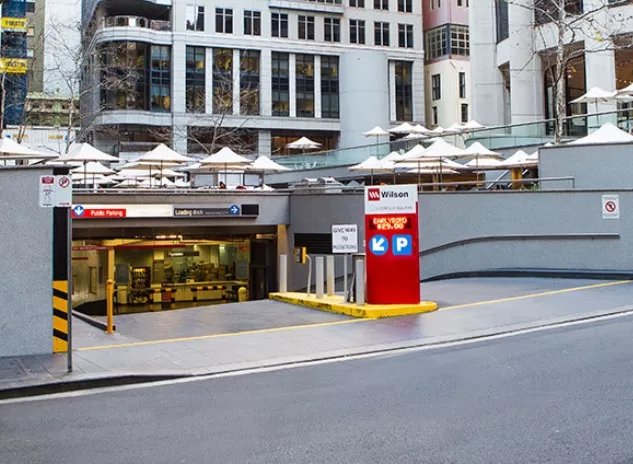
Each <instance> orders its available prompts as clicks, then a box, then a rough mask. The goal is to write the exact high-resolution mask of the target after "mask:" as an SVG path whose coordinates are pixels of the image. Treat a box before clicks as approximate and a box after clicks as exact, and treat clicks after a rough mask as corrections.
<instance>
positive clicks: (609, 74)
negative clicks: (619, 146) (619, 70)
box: [585, 39, 617, 132]
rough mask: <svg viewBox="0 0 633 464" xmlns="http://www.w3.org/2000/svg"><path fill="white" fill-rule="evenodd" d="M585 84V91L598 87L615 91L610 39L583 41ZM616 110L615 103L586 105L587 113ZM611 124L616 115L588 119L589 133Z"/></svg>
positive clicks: (613, 61)
mask: <svg viewBox="0 0 633 464" xmlns="http://www.w3.org/2000/svg"><path fill="white" fill-rule="evenodd" d="M585 50H586V51H585V82H586V83H587V88H586V90H587V91H588V90H589V89H591V88H592V87H598V88H601V89H602V90H607V91H609V92H611V91H613V90H615V88H616V82H615V51H614V50H613V43H612V41H611V40H610V39H605V40H604V41H601V42H597V41H596V40H593V39H585ZM616 109H617V103H616V102H608V103H598V104H597V105H596V104H595V103H593V104H592V103H589V104H587V113H589V114H595V113H604V112H608V111H615V110H616ZM606 122H611V123H613V124H616V123H617V116H616V115H604V116H595V117H590V118H589V121H588V124H589V132H593V131H594V130H596V129H598V128H599V127H600V126H601V125H602V124H604V123H606Z"/></svg>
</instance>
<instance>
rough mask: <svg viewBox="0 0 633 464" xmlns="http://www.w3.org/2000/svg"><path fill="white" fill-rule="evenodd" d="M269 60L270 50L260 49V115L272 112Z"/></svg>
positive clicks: (269, 114) (270, 56) (270, 57)
mask: <svg viewBox="0 0 633 464" xmlns="http://www.w3.org/2000/svg"><path fill="white" fill-rule="evenodd" d="M271 60H272V52H271V50H270V49H269V48H264V49H262V51H261V54H260V56H259V113H260V114H261V115H262V116H271V115H272V114H273V101H272V68H271ZM260 153H261V152H260Z"/></svg>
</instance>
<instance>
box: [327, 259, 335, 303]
mask: <svg viewBox="0 0 633 464" xmlns="http://www.w3.org/2000/svg"><path fill="white" fill-rule="evenodd" d="M325 275H326V277H327V279H326V287H325V288H326V292H327V296H334V255H329V256H326V257H325Z"/></svg>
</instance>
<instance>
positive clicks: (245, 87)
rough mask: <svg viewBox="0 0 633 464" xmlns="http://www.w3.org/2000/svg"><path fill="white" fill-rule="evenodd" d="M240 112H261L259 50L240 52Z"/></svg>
mask: <svg viewBox="0 0 633 464" xmlns="http://www.w3.org/2000/svg"><path fill="white" fill-rule="evenodd" d="M240 113H242V114H259V51H257V50H243V51H242V52H241V54H240Z"/></svg>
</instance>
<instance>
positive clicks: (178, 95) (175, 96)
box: [171, 41, 186, 114]
mask: <svg viewBox="0 0 633 464" xmlns="http://www.w3.org/2000/svg"><path fill="white" fill-rule="evenodd" d="M185 88H186V45H185V42H184V41H183V42H180V41H175V42H174V44H173V46H172V52H171V111H172V112H173V113H177V114H178V113H180V114H183V113H185V112H186V94H185Z"/></svg>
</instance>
